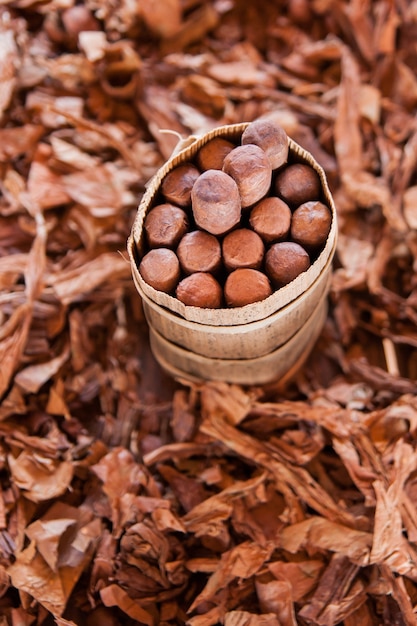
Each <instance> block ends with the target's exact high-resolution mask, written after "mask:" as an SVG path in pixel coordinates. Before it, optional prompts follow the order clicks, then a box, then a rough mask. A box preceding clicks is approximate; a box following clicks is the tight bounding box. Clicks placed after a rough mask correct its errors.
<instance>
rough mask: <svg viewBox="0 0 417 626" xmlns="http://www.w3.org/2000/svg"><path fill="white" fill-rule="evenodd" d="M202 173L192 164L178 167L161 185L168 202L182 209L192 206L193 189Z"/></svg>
mask: <svg viewBox="0 0 417 626" xmlns="http://www.w3.org/2000/svg"><path fill="white" fill-rule="evenodd" d="M199 175H200V172H199V171H198V169H197V168H196V167H195V165H193V164H192V163H183V164H182V165H177V167H176V168H174V169H173V170H171V171H170V172H169V173H168V174H167V175H166V176H165V178H164V180H163V181H162V184H161V190H162V193H163V194H164V196H165V199H166V200H167V201H168V202H172V203H173V204H177V205H178V206H180V207H187V206H190V204H191V189H192V187H193V185H194V183H195V181H196V180H197V178H198V177H199Z"/></svg>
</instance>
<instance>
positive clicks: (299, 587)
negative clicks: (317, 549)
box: [267, 558, 325, 602]
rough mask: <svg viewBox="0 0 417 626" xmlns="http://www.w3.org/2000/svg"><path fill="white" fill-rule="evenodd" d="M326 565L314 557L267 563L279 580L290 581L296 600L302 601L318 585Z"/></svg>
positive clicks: (292, 593)
mask: <svg viewBox="0 0 417 626" xmlns="http://www.w3.org/2000/svg"><path fill="white" fill-rule="evenodd" d="M324 566H325V564H324V562H323V561H321V560H317V559H316V560H315V559H313V558H311V559H310V560H309V561H295V562H290V561H271V562H270V563H268V565H267V567H268V570H269V571H270V572H271V573H272V574H273V576H274V577H275V578H276V579H277V580H285V581H288V582H289V583H290V585H291V597H292V598H293V601H294V602H301V601H302V600H303V598H305V597H306V596H307V595H308V594H309V593H310V592H311V591H312V590H313V589H314V588H315V587H316V585H317V582H318V580H319V577H320V574H321V572H322V570H323V568H324Z"/></svg>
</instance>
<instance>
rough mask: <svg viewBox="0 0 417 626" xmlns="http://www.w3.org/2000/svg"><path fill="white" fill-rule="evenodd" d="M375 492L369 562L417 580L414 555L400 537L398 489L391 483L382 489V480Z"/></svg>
mask: <svg viewBox="0 0 417 626" xmlns="http://www.w3.org/2000/svg"><path fill="white" fill-rule="evenodd" d="M374 489H375V494H376V511H375V527H374V537H373V545H372V552H371V557H370V562H371V563H379V564H385V565H387V566H388V567H389V568H390V569H391V570H392V571H394V572H396V573H397V574H401V575H405V576H407V577H408V578H411V579H412V580H414V581H417V565H416V564H417V552H416V550H415V548H414V546H413V545H412V544H411V543H410V542H409V541H408V540H407V539H406V538H405V537H404V534H403V523H402V517H401V511H400V509H399V507H398V504H399V502H398V500H399V498H400V497H401V494H400V493H398V487H397V486H396V485H395V484H393V485H392V486H390V487H389V488H388V489H385V488H384V486H383V484H382V483H381V481H375V482H374Z"/></svg>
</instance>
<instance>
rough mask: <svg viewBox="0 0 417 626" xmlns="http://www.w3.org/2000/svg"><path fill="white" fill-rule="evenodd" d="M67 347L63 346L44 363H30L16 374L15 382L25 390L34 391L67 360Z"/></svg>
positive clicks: (68, 351) (68, 352) (68, 353)
mask: <svg viewBox="0 0 417 626" xmlns="http://www.w3.org/2000/svg"><path fill="white" fill-rule="evenodd" d="M69 355H70V350H69V347H68V346H67V347H66V348H64V350H63V351H62V353H61V354H60V355H58V356H56V357H55V358H53V359H51V360H50V361H48V362H46V363H39V364H36V365H30V366H29V367H26V368H25V369H23V370H21V371H20V372H18V373H17V374H16V377H15V382H16V383H17V384H18V385H19V386H20V387H21V388H22V389H23V390H24V391H26V392H29V393H36V392H37V391H39V389H40V388H41V387H42V385H44V384H45V383H46V382H47V381H48V380H50V379H51V378H52V377H53V376H54V375H55V374H56V373H57V372H58V370H59V369H60V368H61V367H62V365H63V364H64V363H65V362H66V361H67V360H68V357H69Z"/></svg>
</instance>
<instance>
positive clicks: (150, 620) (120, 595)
mask: <svg viewBox="0 0 417 626" xmlns="http://www.w3.org/2000/svg"><path fill="white" fill-rule="evenodd" d="M100 598H101V600H102V602H103V604H104V606H117V607H118V608H120V609H121V610H122V611H123V612H124V613H126V615H128V616H129V617H130V618H131V619H134V620H136V621H138V622H139V623H140V624H147V626H154V625H155V624H156V617H155V616H153V615H152V614H151V613H149V612H148V611H146V610H145V609H144V608H143V607H142V606H141V603H140V602H138V601H136V600H133V599H132V598H130V597H129V595H128V594H127V593H126V591H124V590H123V589H122V588H121V587H119V585H114V584H113V585H109V586H108V587H104V589H101V590H100Z"/></svg>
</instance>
